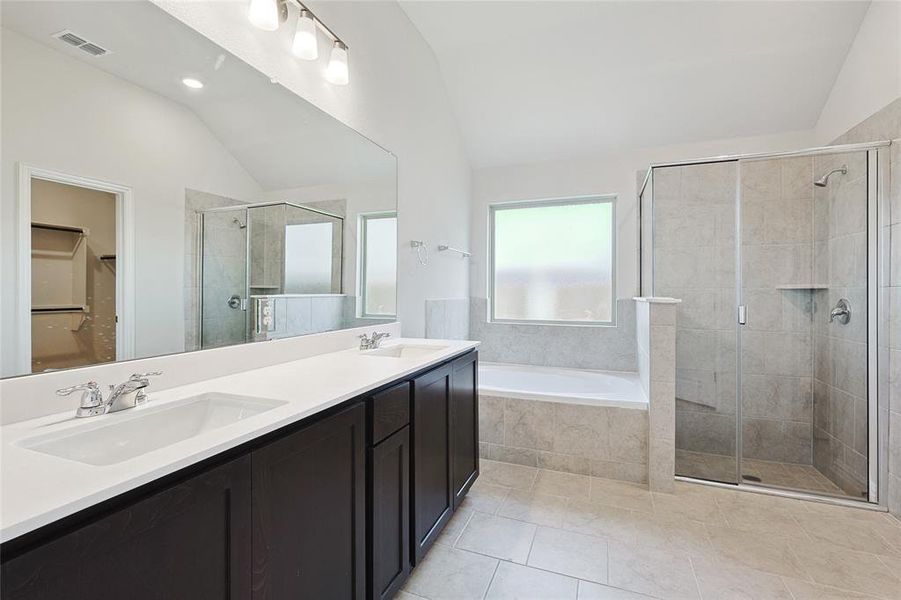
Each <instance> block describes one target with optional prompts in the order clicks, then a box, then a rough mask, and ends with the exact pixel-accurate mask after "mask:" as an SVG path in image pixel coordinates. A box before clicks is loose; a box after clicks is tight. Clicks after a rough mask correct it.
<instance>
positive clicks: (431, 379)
mask: <svg viewBox="0 0 901 600" xmlns="http://www.w3.org/2000/svg"><path fill="white" fill-rule="evenodd" d="M452 373H453V368H452V364H451V363H448V364H445V365H443V366H441V367H438V368H437V369H434V370H432V371H429V372H428V373H425V374H424V375H420V376H419V377H417V378H416V379H414V380H413V415H412V422H413V506H412V513H413V561H414V564H417V563H419V561H421V560H422V558H423V557H424V556H425V554H426V552H427V551H428V549H429V548H430V547H431V546H432V544H434V543H435V539H436V538H437V537H438V535H439V534H440V533H441V530H442V529H444V526H445V525H446V524H447V522H448V521H449V520H450V518H451V514H452V513H453V511H454V501H453V490H452V488H451V412H450V399H451V375H452Z"/></svg>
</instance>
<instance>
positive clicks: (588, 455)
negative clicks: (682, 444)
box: [479, 363, 648, 483]
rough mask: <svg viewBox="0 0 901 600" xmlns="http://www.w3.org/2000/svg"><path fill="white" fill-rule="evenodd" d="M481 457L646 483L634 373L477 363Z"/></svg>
mask: <svg viewBox="0 0 901 600" xmlns="http://www.w3.org/2000/svg"><path fill="white" fill-rule="evenodd" d="M479 402H480V405H479V412H480V415H479V441H480V451H481V454H482V457H483V458H487V459H491V460H497V461H502V462H509V463H516V464H523V465H528V466H533V467H539V468H542V469H551V470H556V471H566V472H569V473H579V474H584V475H594V476H595V477H606V478H610V479H621V480H625V481H633V482H638V483H645V482H646V481H647V477H648V467H647V464H648V410H647V409H648V400H647V396H646V394H645V392H644V389H643V388H642V385H641V381H640V380H639V376H638V373H626V372H611V371H585V370H580V369H564V368H552V367H534V366H524V365H510V364H498V363H482V364H481V365H480V366H479Z"/></svg>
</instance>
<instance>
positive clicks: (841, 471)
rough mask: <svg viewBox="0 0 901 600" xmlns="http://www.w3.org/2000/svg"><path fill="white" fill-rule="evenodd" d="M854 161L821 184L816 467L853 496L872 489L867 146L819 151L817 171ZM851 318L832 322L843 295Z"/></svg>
mask: <svg viewBox="0 0 901 600" xmlns="http://www.w3.org/2000/svg"><path fill="white" fill-rule="evenodd" d="M842 165H847V167H848V173H847V174H846V175H842V174H840V173H837V174H835V175H833V176H832V177H831V178H830V179H829V184H828V186H827V187H825V188H820V187H817V188H815V201H814V279H815V281H816V282H819V283H825V282H828V284H829V287H828V289H824V290H817V291H815V292H813V298H814V318H813V323H814V387H813V391H814V455H813V456H814V465H815V466H816V467H817V469H819V471H820V472H821V473H823V474H824V475H826V476H827V477H828V478H829V479H831V480H832V481H833V482H834V483H835V484H836V485H838V486H839V487H840V488H842V489H843V490H844V491H845V492H846V493H847V494H849V495H851V496H856V497H861V496H865V495H866V492H867V451H868V448H867V445H868V437H867V435H868V429H867V423H868V410H867V289H866V285H867V256H866V248H867V162H866V154H865V153H864V152H856V153H849V154H836V155H826V156H818V157H815V159H814V176H815V177H819V176H821V175H823V174H825V173H828V172H829V171H831V170H833V169H836V168H839V167H841V166H842ZM841 298H845V299H847V300H848V301H849V303H850V305H851V320H850V321H849V322H848V323H847V324H843V323H841V322H840V321H839V320H836V321H834V322H832V323H830V322H829V313H830V311H831V310H832V308H833V307H834V306H835V305H836V303H837V302H838V301H839V299H841Z"/></svg>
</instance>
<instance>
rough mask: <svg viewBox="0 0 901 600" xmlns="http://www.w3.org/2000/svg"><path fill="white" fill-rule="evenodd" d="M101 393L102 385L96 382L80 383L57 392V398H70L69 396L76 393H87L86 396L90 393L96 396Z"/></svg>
mask: <svg viewBox="0 0 901 600" xmlns="http://www.w3.org/2000/svg"><path fill="white" fill-rule="evenodd" d="M99 391H100V385H99V384H98V383H97V382H96V381H88V382H86V383H79V384H78V385H70V386H69V387H64V388H60V389H58V390H56V395H57V396H68V395H69V394H73V393H75V392H85V395H87V394H88V393H90V394H96V393H98V392H99Z"/></svg>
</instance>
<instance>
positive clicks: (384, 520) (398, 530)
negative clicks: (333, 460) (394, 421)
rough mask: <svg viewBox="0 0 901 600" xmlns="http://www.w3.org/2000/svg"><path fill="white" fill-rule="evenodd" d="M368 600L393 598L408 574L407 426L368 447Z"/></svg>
mask: <svg viewBox="0 0 901 600" xmlns="http://www.w3.org/2000/svg"><path fill="white" fill-rule="evenodd" d="M370 514H371V515H372V519H371V526H372V545H371V546H370V547H371V548H372V556H371V560H372V567H371V572H370V593H369V598H370V599H371V600H389V599H390V598H393V597H394V595H395V594H396V593H397V591H398V590H399V589H400V587H401V586H402V585H403V583H404V581H406V579H407V577H408V576H409V575H410V427H409V426H407V427H404V428H403V429H401V430H400V431H398V432H396V433H394V434H392V435H391V436H390V437H388V438H387V439H385V440H384V441H383V442H381V443H380V444H378V445H377V446H375V447H374V448H373V449H372V509H371V513H370Z"/></svg>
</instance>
